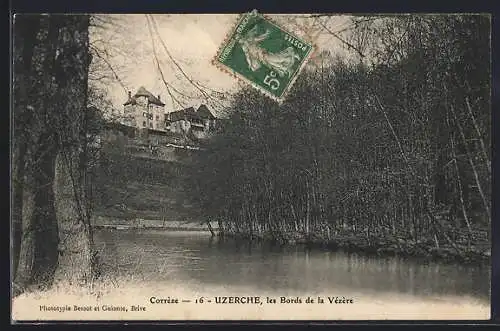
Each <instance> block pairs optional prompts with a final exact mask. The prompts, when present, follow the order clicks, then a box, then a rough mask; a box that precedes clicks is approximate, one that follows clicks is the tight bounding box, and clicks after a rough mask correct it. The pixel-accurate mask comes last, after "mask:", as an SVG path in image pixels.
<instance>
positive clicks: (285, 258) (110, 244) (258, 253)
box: [96, 230, 490, 305]
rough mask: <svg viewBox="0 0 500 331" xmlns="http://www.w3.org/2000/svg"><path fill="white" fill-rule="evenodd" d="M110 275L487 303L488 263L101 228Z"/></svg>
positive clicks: (295, 292)
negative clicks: (430, 260) (426, 260)
mask: <svg viewBox="0 0 500 331" xmlns="http://www.w3.org/2000/svg"><path fill="white" fill-rule="evenodd" d="M96 244H97V245H98V247H99V249H100V251H101V259H102V262H103V263H104V272H105V273H106V274H107V275H108V276H111V275H112V276H113V277H114V276H116V277H117V278H119V277H121V276H133V277H134V278H135V279H143V280H144V281H146V282H147V281H151V282H171V281H175V282H177V283H178V282H181V283H184V284H190V285H193V286H199V287H200V288H210V286H217V287H220V286H223V287H224V288H226V289H238V288H246V289H251V290H252V291H255V292H256V293H257V292H265V291H275V292H279V293H282V294H283V295H315V294H317V293H325V291H328V292H331V293H349V292H352V291H355V292H356V293H360V292H361V293H363V294H366V295H370V296H376V295H377V294H384V295H387V294H391V293H394V294H403V295H410V296H413V297H415V298H417V297H426V296H427V297H429V296H432V297H438V298H439V297H442V298H446V297H447V296H449V297H457V296H458V297H460V296H462V297H467V298H473V299H474V300H477V301H480V302H482V303H484V304H485V305H489V296H490V290H489V289H490V268H489V267H487V266H484V267H477V266H476V267H472V266H467V267H466V266H459V265H447V264H439V263H423V262H416V261H408V260H403V259H399V258H394V257H391V258H379V257H366V256H361V255H356V254H346V253H342V252H325V251H307V250H305V249H303V248H300V247H287V248H279V247H270V246H265V245H255V244H254V245H249V244H248V243H241V242H240V243H238V242H235V241H224V242H222V241H220V240H217V238H215V239H213V238H212V239H211V238H210V236H209V235H208V234H206V233H203V232H179V231H169V232H164V231H156V230H141V231H127V230H125V231H124V230H99V231H97V233H96Z"/></svg>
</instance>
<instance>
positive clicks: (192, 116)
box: [167, 105, 215, 122]
mask: <svg viewBox="0 0 500 331" xmlns="http://www.w3.org/2000/svg"><path fill="white" fill-rule="evenodd" d="M167 119H169V120H170V121H172V122H176V121H180V120H188V121H192V120H196V119H197V120H203V119H215V116H214V115H213V114H212V112H211V111H210V109H208V107H207V106H205V105H201V106H200V107H198V110H195V109H194V108H193V107H188V108H185V109H181V110H177V111H174V112H171V113H169V114H167Z"/></svg>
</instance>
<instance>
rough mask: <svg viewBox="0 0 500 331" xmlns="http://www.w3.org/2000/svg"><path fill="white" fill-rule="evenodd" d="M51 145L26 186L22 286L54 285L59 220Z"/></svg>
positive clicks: (20, 270)
mask: <svg viewBox="0 0 500 331" xmlns="http://www.w3.org/2000/svg"><path fill="white" fill-rule="evenodd" d="M50 147H51V146H50ZM50 147H48V148H47V149H41V151H39V152H38V153H37V154H36V155H37V156H38V157H37V158H35V159H37V160H39V162H37V164H36V165H35V166H34V167H33V169H32V170H33V174H32V175H30V174H28V177H27V178H26V181H25V183H26V186H25V187H24V190H23V204H22V206H23V207H22V208H23V210H22V219H23V238H22V245H21V250H20V257H19V266H18V271H17V273H16V280H15V283H16V284H17V286H18V287H19V288H20V289H23V288H25V287H27V286H29V285H36V286H39V287H41V288H46V287H48V286H50V285H52V281H53V278H54V273H55V270H56V268H57V264H58V251H57V245H58V242H59V236H58V224H57V220H56V217H55V211H54V205H53V200H54V193H53V191H52V185H51V184H52V182H53V180H54V170H55V169H54V150H53V148H50ZM40 154H41V155H40Z"/></svg>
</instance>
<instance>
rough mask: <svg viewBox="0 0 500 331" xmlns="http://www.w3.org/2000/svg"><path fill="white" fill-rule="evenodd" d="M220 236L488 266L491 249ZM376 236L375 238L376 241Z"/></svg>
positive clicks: (347, 239) (362, 239) (357, 240)
mask: <svg viewBox="0 0 500 331" xmlns="http://www.w3.org/2000/svg"><path fill="white" fill-rule="evenodd" d="M218 237H219V238H223V239H230V240H231V239H232V240H245V241H247V242H260V243H268V244H271V245H277V246H281V247H284V246H285V247H304V248H305V249H310V250H311V249H313V250H323V251H329V252H338V251H341V252H344V253H355V254H361V255H364V256H367V257H380V258H387V257H399V258H403V259H411V260H414V261H419V262H423V263H429V262H439V263H444V264H459V265H462V266H491V255H490V254H491V251H488V252H489V254H487V253H485V252H479V251H462V252H460V253H458V252H456V251H455V250H454V249H453V248H452V247H451V246H442V247H440V248H436V247H435V246H432V245H429V244H417V243H414V242H411V241H399V242H397V243H394V242H389V241H388V240H386V239H385V241H384V239H383V238H370V239H367V238H366V237H360V236H357V237H353V236H349V237H341V236H339V237H336V238H333V239H330V240H326V239H309V240H306V239H305V238H299V239H284V240H277V239H272V238H265V237H262V236H255V235H254V236H253V237H250V236H249V235H248V234H233V233H224V234H222V233H220V232H219V234H218ZM377 239H378V240H377Z"/></svg>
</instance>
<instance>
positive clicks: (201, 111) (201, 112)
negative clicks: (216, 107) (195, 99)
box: [196, 104, 215, 120]
mask: <svg viewBox="0 0 500 331" xmlns="http://www.w3.org/2000/svg"><path fill="white" fill-rule="evenodd" d="M196 113H197V114H198V116H199V117H200V118H203V119H209V120H214V119H215V116H214V114H212V112H211V111H210V109H208V107H207V106H206V105H204V104H201V105H200V106H199V107H198V110H197V111H196Z"/></svg>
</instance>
